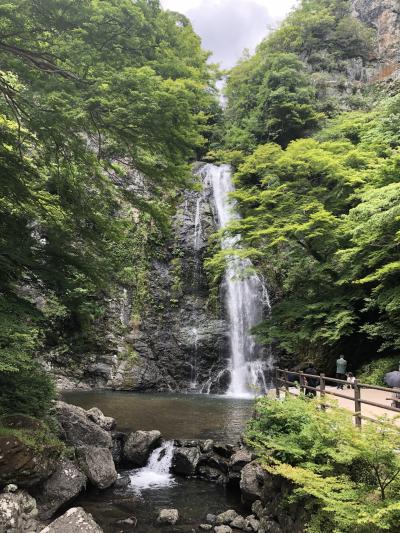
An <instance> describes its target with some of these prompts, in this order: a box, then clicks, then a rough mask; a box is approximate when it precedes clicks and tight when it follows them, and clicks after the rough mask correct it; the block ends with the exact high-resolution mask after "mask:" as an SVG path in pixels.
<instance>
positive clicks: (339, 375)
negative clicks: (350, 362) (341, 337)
mask: <svg viewBox="0 0 400 533" xmlns="http://www.w3.org/2000/svg"><path fill="white" fill-rule="evenodd" d="M346 370H347V361H346V359H345V358H344V356H343V355H341V356H340V357H339V359H338V360H337V361H336V379H341V380H343V381H346V380H347V376H346ZM336 388H337V389H343V383H338V384H337V386H336Z"/></svg>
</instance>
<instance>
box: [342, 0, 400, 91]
mask: <svg viewBox="0 0 400 533" xmlns="http://www.w3.org/2000/svg"><path fill="white" fill-rule="evenodd" d="M352 4H353V9H354V14H355V15H356V16H357V17H358V18H359V19H360V20H361V21H362V22H364V23H365V24H367V25H368V26H371V27H372V28H374V29H375V30H376V32H377V44H376V46H375V50H376V58H375V59H376V61H377V69H376V72H375V74H374V77H373V79H372V81H380V80H387V79H388V78H392V79H397V80H398V79H399V78H400V9H399V2H398V0H352Z"/></svg>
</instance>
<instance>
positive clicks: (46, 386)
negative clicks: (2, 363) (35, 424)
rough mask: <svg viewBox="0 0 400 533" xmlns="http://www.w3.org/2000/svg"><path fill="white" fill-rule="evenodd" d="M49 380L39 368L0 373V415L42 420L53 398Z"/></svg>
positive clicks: (52, 388) (51, 384)
mask: <svg viewBox="0 0 400 533" xmlns="http://www.w3.org/2000/svg"><path fill="white" fill-rule="evenodd" d="M54 394H55V388H54V384H53V382H52V380H51V378H50V377H49V376H48V375H47V374H46V373H45V372H44V370H43V369H41V368H40V367H39V366H35V367H33V368H30V369H21V370H20V371H19V372H1V373H0V414H2V415H4V414H14V413H20V414H25V415H30V416H34V417H36V418H42V417H43V416H45V415H46V413H47V412H48V410H49V409H50V406H51V401H52V399H53V398H54Z"/></svg>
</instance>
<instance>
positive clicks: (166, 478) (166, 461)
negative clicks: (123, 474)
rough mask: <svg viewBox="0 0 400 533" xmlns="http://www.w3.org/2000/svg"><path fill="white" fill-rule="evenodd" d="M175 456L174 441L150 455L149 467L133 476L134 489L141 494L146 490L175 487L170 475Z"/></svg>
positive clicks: (165, 443) (166, 443)
mask: <svg viewBox="0 0 400 533" xmlns="http://www.w3.org/2000/svg"><path fill="white" fill-rule="evenodd" d="M173 454H174V442H173V441H166V442H164V444H163V445H162V446H160V447H159V448H156V449H155V450H154V451H153V453H152V454H151V455H150V458H149V460H148V463H147V465H146V466H145V467H143V468H139V469H137V470H135V471H134V472H133V473H132V474H131V476H130V482H131V485H132V487H133V489H134V490H136V491H139V492H140V491H142V490H144V489H156V488H159V487H168V486H170V485H173V484H174V479H173V476H172V474H171V473H170V470H171V466H172V456H173Z"/></svg>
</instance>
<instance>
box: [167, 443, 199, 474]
mask: <svg viewBox="0 0 400 533" xmlns="http://www.w3.org/2000/svg"><path fill="white" fill-rule="evenodd" d="M200 457H201V454H200V450H199V449H198V448H195V447H190V448H175V450H174V455H173V458H172V471H173V472H174V474H178V475H180V476H186V477H190V476H194V475H195V473H196V469H197V465H198V464H199V460H200Z"/></svg>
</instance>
